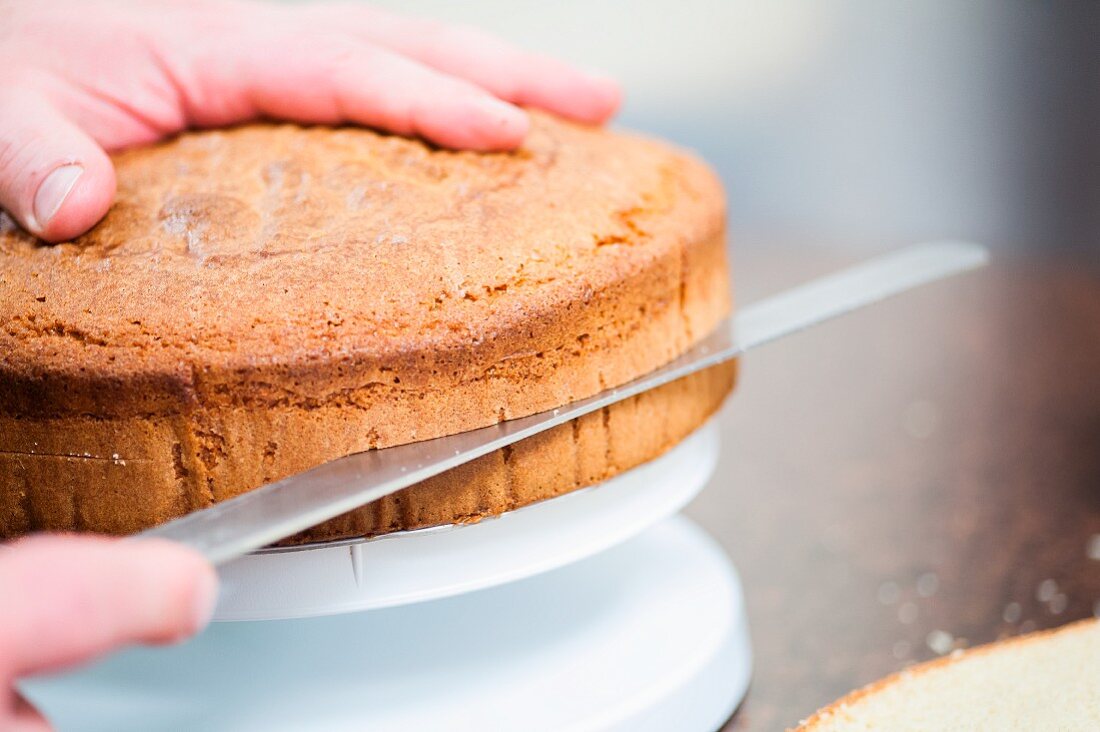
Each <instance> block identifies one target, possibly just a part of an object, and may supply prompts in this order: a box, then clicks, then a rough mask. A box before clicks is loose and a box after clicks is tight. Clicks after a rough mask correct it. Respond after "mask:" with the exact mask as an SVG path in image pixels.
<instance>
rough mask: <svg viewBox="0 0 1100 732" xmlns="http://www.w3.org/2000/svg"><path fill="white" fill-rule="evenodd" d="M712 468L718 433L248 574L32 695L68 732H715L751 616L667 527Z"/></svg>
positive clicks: (746, 654)
mask: <svg viewBox="0 0 1100 732" xmlns="http://www.w3.org/2000/svg"><path fill="white" fill-rule="evenodd" d="M718 450H719V439H718V433H717V427H716V425H715V424H714V423H713V422H712V423H711V424H709V425H707V426H705V427H704V428H702V429H700V430H699V431H698V432H696V433H695V434H694V435H692V436H691V437H689V438H688V439H687V440H685V441H684V442H683V443H681V444H680V445H678V446H677V447H675V448H674V449H673V450H671V451H670V452H669V453H667V454H666V455H664V456H662V457H660V458H658V459H657V460H654V461H652V462H650V463H648V464H646V465H643V466H641V467H638V468H636V469H634V470H631V471H628V472H627V473H624V474H623V475H620V476H618V477H616V478H613V479H611V480H609V481H606V482H605V483H603V484H601V485H599V486H595V487H593V488H589V489H585V490H581V491H577V492H575V493H571V494H567V495H565V496H562V497H560V498H555V499H552V500H549V501H544V502H542V503H539V504H536V505H533V506H529V507H526V508H522V509H519V510H517V511H513V512H511V513H508V514H505V515H504V516H501V517H499V518H495V519H490V520H486V521H482V522H481V523H478V524H473V525H468V526H455V527H445V528H439V529H429V530H421V531H412V532H405V533H401V534H395V535H390V536H385V537H380V538H376V539H373V540H368V541H348V542H333V543H327V544H320V545H313V546H309V547H300V548H299V547H296V548H291V549H274V550H271V549H269V550H264V551H261V552H258V553H256V554H252V555H249V556H246V557H243V558H242V559H239V560H236V561H235V562H232V563H230V564H228V565H226V566H224V567H222V570H221V575H222V582H223V590H222V597H221V600H220V602H219V606H218V609H217V611H216V614H215V622H214V623H213V624H212V625H211V626H210V628H208V629H207V631H206V632H204V633H203V634H202V635H201V636H199V637H198V638H196V639H193V640H192V641H189V642H187V643H185V644H182V645H179V646H175V647H171V648H151V649H149V648H139V649H132V650H129V651H125V652H123V653H121V654H118V655H116V656H113V657H111V658H109V659H107V660H105V661H103V662H100V663H98V664H95V665H93V666H91V667H88V668H85V669H82V670H79V671H77V672H74V673H69V674H66V675H64V676H59V677H55V678H49V679H36V680H33V681H29V682H27V683H26V684H24V685H23V689H24V692H25V693H26V695H27V697H28V698H29V699H30V700H31V701H32V702H33V703H35V704H36V705H37V706H38V707H39V708H40V709H41V710H42V711H43V712H44V713H45V714H46V715H47V717H49V718H50V720H51V721H52V722H53V723H54V724H55V725H56V727H57V729H58V730H60V732H69V731H72V732H93V731H96V732H99V731H103V732H107V731H110V732H121V731H123V730H141V731H142V732H149V731H152V730H173V731H174V730H211V731H215V730H225V731H227V732H228V731H229V730H233V731H234V732H252V731H253V730H255V731H257V732H258V731H259V730H263V731H264V732H277V731H281V730H325V731H328V730H333V731H335V730H357V731H358V730H378V731H387V732H388V731H390V730H402V731H405V730H479V731H480V730H524V731H527V730H532V731H534V730H574V731H577V732H580V731H582V730H583V731H585V732H589V731H590V732H596V731H600V732H603V731H610V730H632V731H634V732H638V731H645V730H655V731H656V730H673V729H675V730H682V731H684V732H713V730H716V729H718V728H719V727H720V726H721V725H722V724H723V723H724V722H725V720H726V719H727V718H728V717H729V716H730V714H732V712H733V711H734V709H735V708H736V706H737V704H738V703H739V702H740V700H741V698H742V697H743V695H744V692H745V689H746V688H747V686H748V681H749V675H750V667H751V654H750V650H749V641H748V633H747V626H746V621H745V614H744V604H743V600H742V595H741V588H740V583H739V581H738V578H737V575H736V573H735V572H734V569H733V567H732V566H731V565H730V563H729V560H728V559H727V558H726V556H725V555H724V553H723V552H722V550H721V549H720V548H719V547H718V546H717V544H715V543H714V542H713V541H712V540H711V539H710V538H709V537H708V536H706V535H705V534H704V533H703V532H702V530H701V529H699V528H698V527H697V526H695V525H694V524H692V523H691V522H690V521H689V520H687V519H686V518H684V517H682V516H677V515H676V514H677V513H678V512H679V510H680V509H681V508H682V507H683V506H684V505H686V504H687V503H688V502H689V501H690V500H691V499H692V498H693V497H694V496H695V495H696V494H697V493H698V492H699V491H700V490H701V489H702V488H703V486H704V485H705V484H706V482H707V481H708V480H709V478H710V476H711V474H712V473H713V471H714V466H715V463H716V460H717V455H718ZM241 621H253V622H241Z"/></svg>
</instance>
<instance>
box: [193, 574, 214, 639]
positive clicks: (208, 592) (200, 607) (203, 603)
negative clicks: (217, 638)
mask: <svg viewBox="0 0 1100 732" xmlns="http://www.w3.org/2000/svg"><path fill="white" fill-rule="evenodd" d="M217 604H218V575H217V573H215V572H214V570H212V569H211V570H210V571H209V572H205V573H203V575H202V579H200V580H199V584H198V586H197V587H196V588H195V606H194V616H193V617H194V619H195V632H196V633H198V632H199V631H201V630H202V629H203V628H205V627H206V626H207V625H208V624H209V623H210V618H212V617H213V616H214V607H215V606H217Z"/></svg>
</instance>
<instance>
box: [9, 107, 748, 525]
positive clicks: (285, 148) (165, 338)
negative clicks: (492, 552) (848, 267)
mask: <svg viewBox="0 0 1100 732" xmlns="http://www.w3.org/2000/svg"><path fill="white" fill-rule="evenodd" d="M115 162H116V166H117V170H118V179H119V191H118V196H117V199H116V203H115V205H114V207H113V208H112V210H111V212H110V214H109V215H108V217H107V218H106V219H105V220H104V221H103V222H102V223H101V224H100V225H99V226H97V227H96V228H95V229H93V230H92V232H90V233H89V234H87V235H85V236H83V237H80V238H79V239H76V240H74V241H73V242H69V243H65V244H60V245H53V246H51V245H46V244H43V243H41V242H37V241H35V240H34V239H32V238H31V237H29V236H28V235H26V234H24V233H23V232H21V231H19V230H18V229H17V228H15V227H14V225H12V224H11V222H10V219H0V324H2V325H0V534H2V535H15V534H19V533H23V532H25V531H29V530H34V529H38V528H76V529H88V530H95V531H111V532H127V531H133V530H136V529H139V528H142V527H145V526H148V525H150V524H153V523H156V522H159V521H163V520H166V519H168V518H171V517H174V516H178V515H181V514H182V513H185V512H187V511H190V510H195V509H197V508H201V507H204V506H206V505H209V504H210V503H211V502H213V501H217V500H223V499H225V498H228V497H231V496H233V495H236V494H238V493H240V492H243V491H245V490H249V489H251V488H254V487H256V486H258V485H260V484H262V483H264V482H267V481H270V480H273V479H277V478H279V477H281V476H284V475H288V474H291V473H294V472H298V471H300V470H303V469H305V468H308V467H310V466H311V465H314V464H317V463H319V462H322V461H324V460H328V459H332V458H334V457H337V456H339V455H344V454H348V453H351V452H356V451H360V450H364V449H368V448H372V447H386V446H390V445H396V444H402V443H405V442H410V441H414V440H420V439H427V438H430V437H433V436H437V435H441V434H450V433H454V432H458V431H462V430H465V429H471V428H474V427H478V426H482V425H485V424H490V423H492V422H494V421H496V420H499V419H503V418H512V417H517V416H522V415H525V414H530V413H532V412H535V411H539V410H541V409H546V408H550V407H553V406H556V405H559V404H563V403H566V402H568V401H571V400H573V399H577V398H583V397H585V396H588V395H590V394H592V393H595V392H596V391H598V390H599V389H600V388H603V387H606V386H611V385H615V384H619V383H623V382H625V381H628V380H630V379H632V378H634V377H636V376H638V375H640V374H642V373H644V372H646V371H649V370H651V369H652V368H654V367H656V366H658V365H660V364H662V363H665V362H667V361H668V360H670V359H671V358H673V357H674V356H676V355H677V354H679V353H680V352H682V351H683V350H684V349H685V348H686V347H687V346H688V345H690V343H692V342H693V341H695V340H697V339H698V338H699V337H700V336H702V335H703V334H705V333H706V332H708V331H709V330H711V329H712V328H713V327H714V325H715V324H716V323H717V322H719V320H721V318H722V317H724V316H725V315H726V314H727V312H728V310H729V294H728V284H727V271H726V260H725V251H724V229H723V226H724V211H723V204H722V195H721V190H720V187H719V184H718V183H717V181H716V180H715V178H714V176H713V175H712V174H711V173H710V172H709V170H708V169H707V168H706V167H705V166H704V165H703V164H701V163H699V162H698V161H696V160H695V159H694V158H692V157H690V156H687V155H685V154H683V153H681V152H678V151H676V150H674V149H671V148H669V147H668V146H665V145H663V144H660V143H657V142H653V141H649V140H646V139H643V138H640V137H634V136H629V135H625V134H621V133H615V132H610V131H606V130H601V129H596V128H589V127H582V126H578V125H572V124H568V123H565V122H561V121H558V120H555V119H552V118H550V117H547V116H544V115H535V116H534V125H533V130H532V133H531V135H530V137H529V140H528V142H527V143H526V144H525V146H524V148H523V149H522V150H521V151H519V152H517V153H513V154H500V155H482V154H474V153H454V152H447V151H440V150H434V149H431V148H429V147H428V146H426V145H424V144H422V143H420V142H417V141H413V140H407V139H403V138H399V137H391V136H385V135H380V134H377V133H374V132H371V131H368V130H362V129H337V130H332V129H324V128H309V129H303V128H300V127H296V126H292V125H279V126H276V125H252V126H245V127H240V128H237V129H233V130H229V131H217V132H201V133H191V134H186V135H183V136H181V137H179V138H177V139H175V140H173V141H170V142H168V143H164V144H162V145H158V146H156V147H152V148H148V149H141V150H134V151H130V152H127V153H123V154H121V155H119V156H117V157H116V160H115ZM726 380H727V382H728V381H729V378H727V379H726ZM704 394H707V395H709V394H711V392H710V391H709V387H707V388H702V390H701V391H700V392H699V395H704ZM700 398H701V399H702V401H707V399H708V398H709V397H703V396H700ZM714 406H716V405H714V404H711V406H710V407H709V408H710V409H713V407H714ZM692 426H694V425H692ZM685 433H686V430H685ZM681 436H682V435H681ZM651 457H652V455H651ZM97 461H98V464H100V465H99V467H98V468H96V467H94V465H95V464H97ZM115 468H119V469H120V470H115ZM122 468H128V469H125V470H121V469H122ZM116 473H118V474H117V475H116ZM43 481H45V483H46V484H44V483H43ZM47 484H48V485H47ZM571 484H572V483H571ZM483 508H484V507H483ZM494 510H495V509H493V507H492V506H489V507H488V509H487V510H486V511H482V510H481V509H480V508H479V509H478V510H477V511H474V512H473V514H477V515H485V514H486V512H488V513H492V512H494ZM496 512H499V511H496ZM383 518H384V517H383ZM377 523H378V524H379V525H380V526H382V525H384V526H383V529H382V530H393V528H401V527H402V526H403V525H404V524H403V520H397V521H396V522H395V521H394V520H381V519H379V521H378V522H377ZM361 530H362V529H361V528H356V529H355V531H357V532H358V531H361ZM369 530H371V531H373V530H374V529H369Z"/></svg>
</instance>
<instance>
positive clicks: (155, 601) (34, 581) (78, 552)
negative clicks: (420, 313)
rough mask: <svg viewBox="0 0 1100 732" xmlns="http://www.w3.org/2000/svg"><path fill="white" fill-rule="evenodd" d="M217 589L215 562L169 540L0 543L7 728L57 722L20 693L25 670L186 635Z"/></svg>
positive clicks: (202, 621) (1, 713)
mask: <svg viewBox="0 0 1100 732" xmlns="http://www.w3.org/2000/svg"><path fill="white" fill-rule="evenodd" d="M216 595H217V575H215V573H214V569H213V568H212V567H211V566H210V565H209V564H208V563H207V562H206V561H205V560H204V559H203V558H202V557H200V556H199V555H198V554H196V553H194V552H192V551H191V550H190V549H186V548H184V547H182V546H179V545H177V544H173V543H170V542H167V541H160V540H151V539H150V540H142V541H123V540H119V539H107V538H101V537H92V536H84V537H78V536H35V537H31V538H28V539H22V540H20V541H17V542H14V543H12V544H7V545H3V544H0V729H2V730H11V731H12V732H16V731H18V732H31V731H32V730H33V731H34V732H45V731H46V730H49V729H50V726H49V724H48V723H47V722H46V721H45V720H44V719H42V717H41V716H40V715H39V714H38V713H37V712H36V711H35V710H34V709H33V708H32V707H31V706H30V705H29V704H28V703H27V702H26V701H24V700H23V699H22V698H21V697H20V696H19V694H18V692H17V691H16V689H15V682H16V681H17V680H18V679H20V678H23V677H25V676H32V675H35V674H40V673H48V672H52V671H58V670H61V669H64V668H67V667H71V666H74V665H78V664H80V663H83V662H86V661H89V660H91V659H93V658H95V657H97V656H100V655H102V654H104V653H107V652H108V651H111V650H114V649H117V648H121V647H123V646H126V645H129V644H132V643H153V644H160V643H171V642H174V641H178V640H182V639H184V638H186V637H188V636H190V635H192V634H194V633H196V632H198V631H199V630H201V629H202V628H203V627H204V626H205V625H206V623H207V621H208V620H209V619H210V614H211V612H212V611H213V609H214V601H215V599H216Z"/></svg>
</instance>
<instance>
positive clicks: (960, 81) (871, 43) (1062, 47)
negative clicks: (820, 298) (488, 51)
mask: <svg viewBox="0 0 1100 732" xmlns="http://www.w3.org/2000/svg"><path fill="white" fill-rule="evenodd" d="M376 4H379V5H384V6H389V7H391V8H393V9H395V10H401V11H403V12H408V13H413V14H421V15H428V16H432V17H437V18H441V19H446V20H452V21H455V22H463V23H471V24H475V25H478V26H482V27H484V28H487V29H490V30H493V31H495V32H497V33H499V34H500V35H502V36H504V37H506V38H508V39H510V40H512V41H515V42H517V43H519V44H521V45H523V46H526V47H529V48H534V49H538V50H542V51H545V52H547V53H553V54H555V55H558V56H562V57H565V58H566V59H569V60H571V61H574V62H576V63H579V64H581V65H584V66H590V67H594V68H597V69H602V70H605V71H607V72H609V73H611V74H613V75H614V76H616V77H618V78H619V79H621V80H622V82H623V85H624V87H625V89H626V92H627V97H626V106H625V108H624V110H623V113H622V115H621V116H620V124H621V125H624V126H628V127H633V128H636V129H640V130H645V131H648V132H652V133H655V134H659V135H662V136H664V137H668V138H670V139H673V140H676V141H678V142H680V143H682V144H684V145H687V146H689V147H692V148H695V149H697V150H699V151H700V152H701V153H702V154H703V155H704V156H705V157H706V158H707V159H708V160H709V161H711V162H712V164H714V165H715V166H716V167H717V168H718V170H719V171H720V173H721V174H722V177H723V179H724V180H725V183H726V186H727V189H728V191H729V200H730V209H731V220H732V225H733V232H734V235H735V237H736V238H737V240H738V243H744V244H746V245H750V246H751V245H752V244H755V243H758V242H768V243H772V244H775V243H780V242H784V241H797V242H799V243H800V245H801V244H806V245H809V244H813V243H818V244H825V245H832V246H863V247H866V246H871V247H874V246H876V245H879V246H881V245H884V244H886V243H895V242H900V241H908V240H917V239H923V238H929V237H941V236H958V237H966V238H972V239H977V240H980V241H983V242H988V243H990V244H991V245H993V246H996V247H1005V248H1008V247H1011V248H1016V249H1020V248H1061V249H1073V250H1078V251H1087V252H1089V253H1094V254H1096V255H1097V256H1098V257H1100V133H1098V132H1097V130H1098V126H1100V53H1097V50H1096V49H1097V45H1098V43H1097V39H1100V3H1096V2H1092V1H1091V0H1071V1H1067V0H1049V1H1047V2H1027V1H1025V0H968V1H967V2H958V0H922V2H882V1H881V0H815V1H810V2H807V1H806V0H769V1H768V2H759V1H752V0H678V1H677V2H669V1H668V0H596V1H593V0H565V1H561V2H553V3H547V2H534V1H530V0H528V1H517V0H466V1H464V2H448V1H447V0H381V2H378V3H376Z"/></svg>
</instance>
